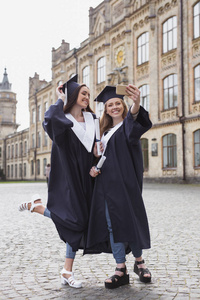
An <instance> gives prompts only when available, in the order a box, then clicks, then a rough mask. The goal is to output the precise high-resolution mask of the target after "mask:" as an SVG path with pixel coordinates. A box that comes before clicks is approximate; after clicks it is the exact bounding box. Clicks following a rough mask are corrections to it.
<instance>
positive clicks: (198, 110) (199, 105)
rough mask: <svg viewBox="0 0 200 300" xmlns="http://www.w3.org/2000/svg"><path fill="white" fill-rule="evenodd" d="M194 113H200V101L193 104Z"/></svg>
mask: <svg viewBox="0 0 200 300" xmlns="http://www.w3.org/2000/svg"><path fill="white" fill-rule="evenodd" d="M192 113H200V102H198V103H195V104H192Z"/></svg>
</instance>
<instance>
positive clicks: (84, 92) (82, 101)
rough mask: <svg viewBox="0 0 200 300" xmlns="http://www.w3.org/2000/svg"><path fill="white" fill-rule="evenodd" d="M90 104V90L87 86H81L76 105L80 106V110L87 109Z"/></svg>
mask: <svg viewBox="0 0 200 300" xmlns="http://www.w3.org/2000/svg"><path fill="white" fill-rule="evenodd" d="M89 102H90V90H89V88H88V87H87V86H83V87H82V88H81V89H80V91H79V94H78V98H77V101H76V105H78V106H80V107H81V109H85V108H87V107H88V105H89Z"/></svg>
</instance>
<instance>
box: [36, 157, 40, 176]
mask: <svg viewBox="0 0 200 300" xmlns="http://www.w3.org/2000/svg"><path fill="white" fill-rule="evenodd" d="M37 175H40V160H39V159H37Z"/></svg>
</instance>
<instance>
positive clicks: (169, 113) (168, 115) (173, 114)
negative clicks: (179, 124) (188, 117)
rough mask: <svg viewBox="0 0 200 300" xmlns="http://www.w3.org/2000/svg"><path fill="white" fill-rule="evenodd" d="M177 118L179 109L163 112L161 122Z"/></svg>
mask: <svg viewBox="0 0 200 300" xmlns="http://www.w3.org/2000/svg"><path fill="white" fill-rule="evenodd" d="M176 118H177V109H176V108H174V109H170V110H167V111H163V112H161V121H171V120H174V119H176Z"/></svg>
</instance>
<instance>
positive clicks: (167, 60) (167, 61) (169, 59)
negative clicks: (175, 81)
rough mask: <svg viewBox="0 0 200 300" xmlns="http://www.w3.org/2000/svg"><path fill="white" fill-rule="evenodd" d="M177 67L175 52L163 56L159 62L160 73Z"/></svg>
mask: <svg viewBox="0 0 200 300" xmlns="http://www.w3.org/2000/svg"><path fill="white" fill-rule="evenodd" d="M176 65H177V55H176V50H175V51H173V52H170V53H169V54H166V55H163V57H162V60H161V68H162V71H164V70H167V69H169V68H172V67H174V66H176Z"/></svg>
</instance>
